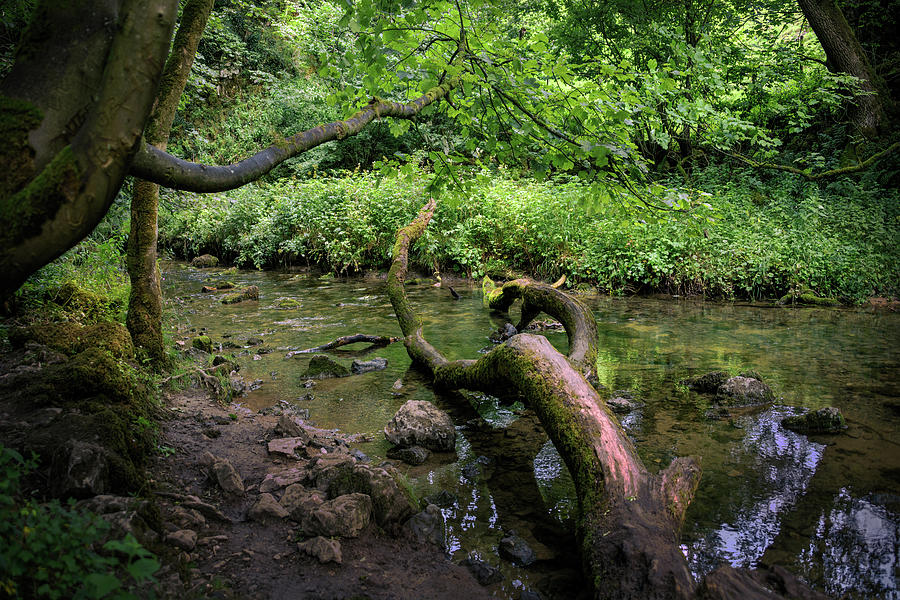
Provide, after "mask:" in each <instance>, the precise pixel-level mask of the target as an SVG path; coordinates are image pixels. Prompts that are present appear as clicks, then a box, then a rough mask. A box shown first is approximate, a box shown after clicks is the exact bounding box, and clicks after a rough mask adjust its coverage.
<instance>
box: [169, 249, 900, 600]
mask: <svg viewBox="0 0 900 600" xmlns="http://www.w3.org/2000/svg"><path fill="white" fill-rule="evenodd" d="M219 273H221V270H197V269H193V268H191V267H189V266H187V265H184V264H182V263H177V262H168V263H165V264H164V265H163V276H164V284H163V285H164V294H165V296H166V298H167V302H168V304H169V310H168V315H169V316H168V318H169V323H168V326H169V327H170V329H171V331H173V333H175V334H176V336H178V335H180V336H184V335H197V334H199V333H200V332H202V333H207V334H208V335H210V337H211V338H212V339H213V342H214V343H215V344H217V345H218V344H225V343H228V342H231V343H232V344H236V345H237V346H238V348H234V349H229V350H226V351H225V353H232V352H233V353H235V355H236V356H237V360H238V362H239V363H240V364H241V367H242V368H241V375H242V376H243V377H244V378H245V379H248V380H261V386H260V387H259V389H256V390H255V391H252V392H250V393H249V394H247V395H245V396H243V397H241V398H239V399H238V403H239V406H238V407H236V409H235V410H250V411H257V410H263V409H266V408H267V407H270V406H273V405H277V404H279V403H283V402H291V403H294V404H295V405H297V406H299V407H300V408H302V409H308V410H309V413H310V421H311V422H313V423H314V424H316V425H317V426H319V427H326V428H337V429H340V430H342V431H345V432H351V433H357V432H358V433H364V434H368V435H369V436H370V438H371V440H372V441H371V442H368V443H363V444H360V445H359V446H358V447H359V449H360V450H362V451H363V452H364V453H366V454H367V455H368V456H369V457H371V460H373V461H375V462H376V463H377V462H380V461H381V460H383V459H384V455H385V452H386V451H387V449H388V448H389V444H388V443H387V442H386V441H385V440H384V436H383V434H382V433H381V432H382V429H383V428H384V426H385V425H386V424H387V422H388V421H389V420H390V419H391V417H392V416H393V415H394V413H395V412H396V411H397V409H398V408H399V407H400V406H401V405H402V404H403V403H404V402H406V401H408V400H411V399H426V400H430V401H432V402H434V403H435V404H437V405H438V406H439V407H441V408H443V409H445V410H448V411H449V412H450V413H451V414H452V415H453V416H454V420H455V422H456V423H457V424H458V426H459V427H458V433H459V437H458V442H457V457H452V456H450V455H448V456H444V457H442V456H435V457H433V458H432V459H430V460H429V461H428V462H426V463H425V465H422V466H421V467H408V466H406V465H402V466H401V467H400V468H401V470H402V471H404V472H405V473H406V475H407V476H408V477H409V479H410V481H411V483H412V484H413V487H414V488H415V489H416V491H417V492H418V493H419V494H420V496H428V495H430V494H435V493H437V492H439V491H441V490H447V491H448V492H450V493H451V494H453V496H454V497H455V500H456V502H455V503H454V504H453V505H451V506H449V507H446V508H444V509H443V511H444V514H445V516H446V517H447V526H448V529H447V533H448V535H447V539H448V546H449V551H450V552H451V553H452V557H453V559H454V560H455V561H457V562H458V561H460V560H462V559H463V558H465V557H466V556H467V555H469V554H474V555H475V556H477V557H478V558H480V559H482V560H484V561H486V562H488V563H489V564H491V565H494V566H498V567H500V569H501V571H502V573H503V575H504V580H503V581H502V582H501V583H500V584H496V589H497V592H498V595H499V596H500V597H508V598H517V597H518V593H519V592H518V591H516V590H517V589H532V588H533V589H537V590H539V591H540V592H541V593H542V594H543V595H544V597H547V598H553V597H559V598H564V597H565V598H569V597H572V596H574V595H575V594H576V592H577V590H578V589H579V588H582V587H583V583H582V582H581V581H580V579H579V577H580V576H579V574H578V572H579V563H578V558H577V556H576V555H574V554H572V551H573V548H574V537H573V535H572V532H571V518H572V516H573V513H574V510H575V503H574V490H573V487H572V484H571V480H570V478H569V476H568V473H567V471H566V469H565V467H564V466H563V465H562V464H561V462H560V459H559V455H558V454H557V453H556V451H555V450H554V448H553V446H552V445H551V444H550V443H549V442H547V438H546V435H545V434H543V432H542V431H541V429H540V426H539V424H538V423H537V421H536V420H535V419H534V418H533V416H531V415H530V414H529V413H528V411H524V410H523V409H522V407H521V405H517V404H514V405H512V406H511V407H503V406H500V405H498V403H497V401H496V400H495V399H493V398H489V397H482V396H475V395H468V396H462V395H452V396H446V395H438V396H436V395H435V393H434V391H433V390H432V389H431V387H430V386H429V385H428V384H427V382H426V381H425V380H424V379H423V378H422V377H421V376H420V375H419V374H418V373H417V372H415V371H413V370H410V368H409V367H410V360H409V358H408V357H407V355H406V350H405V349H404V347H403V346H402V344H399V343H397V344H393V345H391V346H388V347H385V348H379V349H376V350H374V351H372V352H369V353H366V354H364V355H363V354H361V353H360V352H353V351H352V350H351V351H336V352H333V353H332V354H331V356H332V357H336V358H337V359H338V361H339V362H342V363H343V364H345V365H348V366H349V363H350V360H351V357H352V358H373V357H376V356H378V357H384V358H386V359H387V361H388V367H387V369H385V370H383V371H378V372H373V373H366V374H362V375H355V376H351V377H346V378H341V379H331V380H323V381H320V382H317V384H316V385H315V387H314V388H311V389H307V388H304V387H303V383H304V381H305V380H304V379H303V378H302V373H303V372H304V371H305V370H306V366H307V363H308V360H309V357H310V356H311V355H309V354H304V355H299V356H297V357H294V358H290V359H286V358H285V354H286V353H287V352H289V351H291V350H299V349H305V348H309V347H313V346H318V345H321V344H324V343H326V342H329V341H331V340H333V339H335V338H337V337H340V336H343V335H348V334H353V333H366V334H376V335H398V334H399V328H398V325H397V321H396V319H395V318H394V315H393V312H392V309H391V306H390V302H389V300H388V298H387V295H386V287H385V283H384V281H383V280H380V279H379V278H375V277H373V278H366V279H349V280H348V279H343V280H340V279H332V278H324V279H323V278H318V277H315V276H312V275H307V274H289V273H274V272H257V271H239V272H237V273H231V274H228V275H226V276H225V277H227V278H228V279H230V280H232V281H234V282H235V283H236V284H237V285H238V286H246V285H256V286H259V289H260V301H259V302H243V303H239V304H234V305H224V304H222V303H221V302H220V299H221V296H222V295H221V294H218V295H217V294H208V293H201V292H200V288H201V286H202V285H204V283H203V282H204V280H205V279H206V278H207V277H210V276H212V277H216V278H221V277H222V276H221V275H219ZM457 291H458V292H459V293H460V295H461V296H462V298H461V299H460V300H454V299H453V298H451V296H450V294H449V293H448V291H447V290H446V289H440V288H434V287H431V286H409V287H408V293H409V296H410V299H411V301H412V303H413V305H414V306H415V308H416V309H417V310H418V311H419V314H420V315H421V316H422V318H423V320H424V323H425V334H426V337H427V338H428V339H429V341H430V342H431V343H432V344H434V345H435V346H436V347H437V348H439V349H440V350H442V351H443V352H444V353H445V354H446V355H447V356H448V357H449V358H451V359H453V358H472V357H477V355H478V352H479V351H480V350H482V349H484V348H485V347H489V346H490V342H489V340H488V335H489V334H490V333H491V331H492V330H495V329H497V327H499V326H500V325H502V323H503V319H502V318H501V317H500V316H498V315H492V314H490V313H489V312H488V311H486V310H484V309H483V308H482V307H481V294H480V290H479V289H476V288H469V289H466V288H465V286H460V287H457ZM280 298H291V299H294V300H297V301H299V302H300V307H299V308H292V309H281V308H279V307H278V300H279V299H280ZM584 299H585V301H586V302H587V303H588V304H589V306H590V307H591V308H592V309H593V310H594V313H595V315H596V317H597V321H598V325H599V330H600V348H601V354H600V358H599V361H598V371H599V376H600V381H601V383H602V384H603V385H604V386H606V388H607V390H608V391H606V392H604V394H606V395H607V396H608V395H610V394H612V393H613V392H615V391H619V390H625V391H627V392H629V393H631V394H632V396H633V398H634V399H637V400H639V401H640V402H642V403H643V407H642V408H641V409H639V410H638V411H635V412H632V413H630V414H628V415H625V416H622V417H621V420H622V423H623V425H624V426H625V428H626V430H627V431H628V433H629V435H630V436H631V437H632V438H633V439H634V441H635V442H636V445H637V447H638V449H639V451H640V453H641V456H642V458H643V459H644V462H645V463H646V464H647V465H648V466H649V468H651V470H652V469H654V468H657V467H661V466H665V465H667V464H668V463H669V461H670V460H671V459H672V458H674V457H675V456H684V455H696V456H701V457H702V465H703V478H702V481H701V483H700V487H699V489H698V492H697V496H696V498H695V499H694V501H693V503H692V504H691V506H690V508H689V510H688V513H687V517H686V520H685V527H684V530H683V534H682V543H683V550H684V552H685V554H686V556H687V557H688V560H689V563H690V565H691V567H692V569H693V570H694V571H695V572H696V573H697V574H698V575H699V574H703V573H706V572H708V571H710V570H712V569H713V568H715V567H716V566H718V565H719V564H722V563H728V564H732V565H735V566H750V567H752V566H754V565H757V564H760V563H763V562H764V563H766V564H775V565H782V566H785V567H787V568H788V569H789V570H791V571H793V572H795V573H798V574H800V575H802V576H803V577H804V578H805V579H806V580H807V581H809V582H810V583H812V584H813V585H814V586H815V587H816V588H818V589H820V590H822V591H825V592H827V593H828V594H830V595H833V596H835V597H839V596H843V597H848V598H892V599H898V598H900V586H898V566H900V563H898V553H900V347H898V342H900V315H897V314H893V313H887V312H873V311H871V310H863V309H818V308H773V307H769V306H762V305H759V306H753V305H736V304H724V303H711V302H702V301H699V300H681V299H671V298H666V299H648V298H628V299H621V298H608V297H601V296H597V297H594V296H586V297H584ZM510 316H511V317H513V321H514V322H515V317H517V316H518V315H517V311H516V309H515V308H514V309H513V314H512V315H510ZM545 335H547V337H548V338H549V339H550V340H551V342H553V344H554V345H555V346H556V347H557V348H559V349H560V350H561V351H565V350H566V337H565V334H564V333H554V332H549V333H546V334H545ZM253 337H255V338H261V339H262V340H263V343H262V344H261V345H255V346H249V345H248V344H247V340H248V339H249V338H253ZM349 348H351V349H354V348H357V346H350V347H349ZM713 370H728V371H731V372H734V373H737V372H738V371H747V370H754V371H757V372H758V373H759V374H761V375H762V377H763V379H764V380H765V381H766V383H768V384H769V385H770V386H771V387H772V389H773V390H774V392H775V395H776V398H777V400H776V402H775V403H774V405H771V406H767V407H764V408H762V409H756V410H749V411H732V416H731V418H725V419H718V420H714V419H710V418H708V417H707V416H706V411H707V409H709V399H708V398H707V397H703V396H700V395H698V394H696V393H693V392H689V391H687V390H686V389H684V388H683V387H682V386H680V385H679V384H678V382H679V381H680V380H681V379H683V378H685V377H687V376H690V375H695V374H702V373H705V372H708V371H713ZM398 380H399V381H400V382H401V383H402V387H399V390H398V389H395V387H394V386H395V382H397V381H398ZM473 405H474V406H475V407H476V408H477V412H476V408H473ZM829 405H831V406H837V407H839V408H840V409H841V410H842V412H843V414H844V416H845V418H846V419H847V422H848V424H849V429H848V430H847V431H846V432H845V433H844V434H841V435H836V436H812V437H809V438H807V437H806V436H802V435H798V434H795V433H792V432H790V431H786V430H785V429H783V428H782V427H781V425H780V420H781V418H782V417H784V416H786V415H789V414H795V413H796V412H798V411H799V410H801V409H816V408H820V407H823V406H829ZM479 414H480V415H481V416H482V417H483V418H484V420H485V421H486V422H487V425H485V424H484V423H482V424H481V425H480V426H474V425H472V423H474V421H473V419H474V418H475V417H477V416H478V415H479ZM467 423H469V425H467ZM457 458H458V460H457ZM510 529H512V530H515V532H516V533H517V534H518V535H519V536H521V537H523V538H525V539H526V540H527V541H529V543H530V544H531V545H532V548H533V549H534V550H535V552H536V554H537V555H538V558H539V559H540V560H539V562H538V563H537V564H536V565H533V566H531V567H528V568H517V567H514V566H512V565H511V564H510V563H508V562H507V561H505V560H503V559H501V558H500V557H499V556H498V554H497V545H498V542H499V539H500V538H501V536H502V531H509V530H510Z"/></svg>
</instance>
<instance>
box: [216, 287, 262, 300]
mask: <svg viewBox="0 0 900 600" xmlns="http://www.w3.org/2000/svg"><path fill="white" fill-rule="evenodd" d="M245 300H259V288H258V287H256V286H255V285H251V286H249V287H246V288H244V289H243V290H241V291H239V292H233V293H231V294H226V295H225V297H224V298H222V304H237V303H238V302H244V301H245Z"/></svg>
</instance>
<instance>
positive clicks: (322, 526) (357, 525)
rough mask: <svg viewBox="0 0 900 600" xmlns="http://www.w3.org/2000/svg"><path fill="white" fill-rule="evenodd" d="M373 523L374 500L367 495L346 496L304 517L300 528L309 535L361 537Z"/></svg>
mask: <svg viewBox="0 0 900 600" xmlns="http://www.w3.org/2000/svg"><path fill="white" fill-rule="evenodd" d="M371 521H372V499H371V498H369V497H368V496H366V495H365V494H346V495H344V496H338V497H337V498H335V499H334V500H329V501H328V502H324V503H322V504H321V505H319V506H318V507H317V508H314V509H313V510H311V511H309V512H307V513H305V514H303V515H302V518H301V521H300V527H301V528H302V529H303V532H304V533H306V534H307V535H312V536H315V535H321V536H323V537H349V538H354V537H357V536H359V533H360V532H361V531H362V530H363V529H365V528H366V527H368V526H369V523H371Z"/></svg>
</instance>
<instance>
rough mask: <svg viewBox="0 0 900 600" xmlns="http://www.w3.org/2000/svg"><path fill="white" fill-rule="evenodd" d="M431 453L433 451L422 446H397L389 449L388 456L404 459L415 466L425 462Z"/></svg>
mask: <svg viewBox="0 0 900 600" xmlns="http://www.w3.org/2000/svg"><path fill="white" fill-rule="evenodd" d="M430 454H431V452H429V451H428V450H427V449H426V448H423V447H422V446H411V447H409V448H398V447H396V446H395V447H393V448H391V449H390V450H388V451H387V457H388V458H393V459H395V460H402V461H403V462H405V463H406V464H408V465H413V466H416V465H421V464H422V463H424V462H425V461H426V460H428V456H429V455H430Z"/></svg>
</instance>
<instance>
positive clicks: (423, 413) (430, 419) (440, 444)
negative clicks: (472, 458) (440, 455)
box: [384, 400, 456, 452]
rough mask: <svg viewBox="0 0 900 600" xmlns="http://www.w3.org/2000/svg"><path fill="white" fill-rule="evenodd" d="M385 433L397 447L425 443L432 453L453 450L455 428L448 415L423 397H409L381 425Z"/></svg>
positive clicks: (454, 445) (454, 447)
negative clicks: (416, 398) (384, 423)
mask: <svg viewBox="0 0 900 600" xmlns="http://www.w3.org/2000/svg"><path fill="white" fill-rule="evenodd" d="M384 436H385V437H386V438H387V439H388V441H389V442H391V443H392V444H394V445H396V446H403V447H410V446H424V447H425V448H428V449H429V450H433V451H435V452H453V451H454V450H455V449H456V429H454V427H453V421H451V420H450V416H449V415H448V414H447V413H445V412H444V411H442V410H440V409H439V408H437V407H436V406H435V405H433V404H432V403H431V402H428V401H425V400H410V401H409V402H407V403H406V404H404V405H403V406H401V407H400V410H398V411H397V413H396V414H395V415H394V417H393V418H392V419H391V421H390V422H389V423H388V424H387V427H385V428H384Z"/></svg>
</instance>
